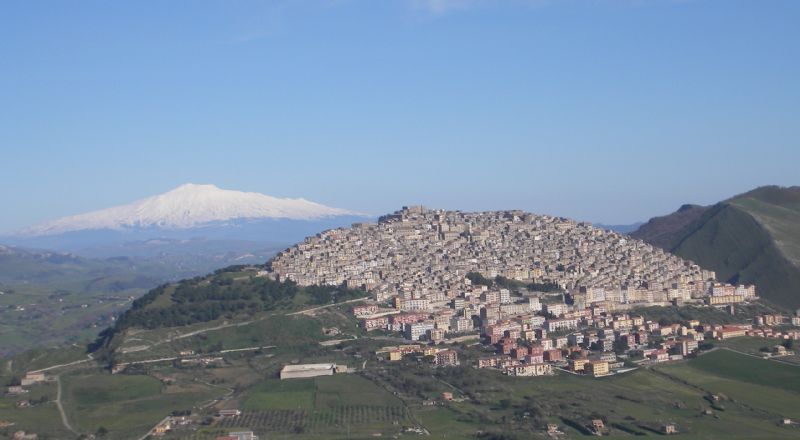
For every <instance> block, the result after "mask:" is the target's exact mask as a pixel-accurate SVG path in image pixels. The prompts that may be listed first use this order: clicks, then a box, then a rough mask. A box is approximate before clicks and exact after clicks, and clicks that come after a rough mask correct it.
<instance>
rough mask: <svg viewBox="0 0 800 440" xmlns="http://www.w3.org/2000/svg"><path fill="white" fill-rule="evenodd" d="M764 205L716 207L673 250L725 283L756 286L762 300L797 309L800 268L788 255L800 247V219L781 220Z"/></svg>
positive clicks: (741, 200)
mask: <svg viewBox="0 0 800 440" xmlns="http://www.w3.org/2000/svg"><path fill="white" fill-rule="evenodd" d="M764 205H765V203H764V202H761V201H758V200H754V199H749V198H739V199H735V200H734V201H732V202H730V203H720V204H718V205H715V206H714V207H713V208H712V209H710V210H709V211H707V212H706V213H705V214H704V215H703V217H701V218H700V219H699V220H698V221H697V222H695V223H694V224H693V225H692V226H691V227H690V228H689V229H687V230H686V231H684V233H683V236H682V237H681V239H679V240H678V241H677V242H676V243H675V245H674V246H673V247H672V251H673V252H674V253H675V254H677V255H680V256H681V257H684V258H688V259H691V260H693V261H696V262H698V263H699V264H700V265H702V266H704V267H709V268H711V269H713V270H715V271H716V272H717V277H718V278H719V279H722V280H727V281H730V282H734V283H735V282H738V283H752V284H755V285H756V286H757V288H758V291H759V294H760V295H761V296H763V297H765V298H767V299H769V300H771V301H773V302H775V303H777V304H780V305H783V306H785V307H791V308H795V307H798V306H800V295H798V291H799V290H800V268H798V266H796V265H794V264H792V262H791V260H790V259H788V258H786V252H785V250H786V249H789V250H791V251H792V252H794V249H795V248H794V247H795V246H797V245H798V242H800V231H798V233H796V234H795V233H794V232H792V231H793V229H792V227H800V214H797V215H796V218H793V217H792V215H790V214H788V213H785V212H781V214H783V216H782V217H779V216H775V214H774V213H773V212H772V211H773V210H771V209H767V208H765V207H764ZM793 222H794V223H793ZM765 225H769V226H765ZM779 243H780V245H779Z"/></svg>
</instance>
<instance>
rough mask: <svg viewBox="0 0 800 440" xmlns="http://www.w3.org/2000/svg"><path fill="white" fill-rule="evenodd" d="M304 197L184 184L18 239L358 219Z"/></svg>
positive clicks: (65, 220)
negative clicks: (249, 222) (248, 222)
mask: <svg viewBox="0 0 800 440" xmlns="http://www.w3.org/2000/svg"><path fill="white" fill-rule="evenodd" d="M359 215H361V214H358V213H354V212H351V211H347V210H344V209H339V208H331V207H329V206H325V205H321V204H319V203H314V202H310V201H308V200H305V199H281V198H277V197H271V196H268V195H264V194H259V193H254V192H241V191H231V190H224V189H220V188H217V187H216V186H214V185H195V184H185V185H181V186H179V187H178V188H175V189H174V190H172V191H169V192H167V193H164V194H161V195H157V196H153V197H148V198H146V199H142V200H139V201H136V202H133V203H130V204H127V205H121V206H116V207H113V208H108V209H103V210H99V211H94V212H89V213H86V214H80V215H74V216H69V217H64V218H60V219H58V220H54V221H51V222H47V223H43V224H40V225H37V226H33V227H30V228H27V229H24V230H22V231H20V235H22V236H45V235H56V234H63V233H68V232H75V231H88V230H112V231H123V230H130V229H151V228H157V229H189V228H198V227H204V226H209V225H212V224H217V225H219V224H221V223H225V222H232V221H243V220H265V219H271V220H307V221H312V220H324V219H331V218H334V217H344V216H359Z"/></svg>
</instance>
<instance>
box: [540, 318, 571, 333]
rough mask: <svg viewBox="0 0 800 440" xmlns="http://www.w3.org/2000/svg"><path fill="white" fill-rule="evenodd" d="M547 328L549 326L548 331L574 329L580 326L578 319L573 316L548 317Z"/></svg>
mask: <svg viewBox="0 0 800 440" xmlns="http://www.w3.org/2000/svg"><path fill="white" fill-rule="evenodd" d="M545 328H547V331H548V332H556V331H559V330H572V329H576V328H578V320H577V319H572V318H564V319H548V320H547V322H546V323H545Z"/></svg>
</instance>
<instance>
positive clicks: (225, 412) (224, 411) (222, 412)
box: [217, 409, 242, 417]
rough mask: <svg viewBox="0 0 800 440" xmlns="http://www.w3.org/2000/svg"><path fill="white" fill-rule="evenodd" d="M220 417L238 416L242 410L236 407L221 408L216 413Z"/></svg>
mask: <svg viewBox="0 0 800 440" xmlns="http://www.w3.org/2000/svg"><path fill="white" fill-rule="evenodd" d="M217 414H219V416H220V417H239V416H240V415H242V412H241V411H240V410H238V409H221V410H219V412H218V413H217Z"/></svg>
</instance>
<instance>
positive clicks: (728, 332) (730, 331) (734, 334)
mask: <svg viewBox="0 0 800 440" xmlns="http://www.w3.org/2000/svg"><path fill="white" fill-rule="evenodd" d="M746 334H747V329H745V328H743V327H722V329H720V330H717V333H716V338H717V339H722V340H724V339H730V338H740V337H742V336H745V335H746Z"/></svg>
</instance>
